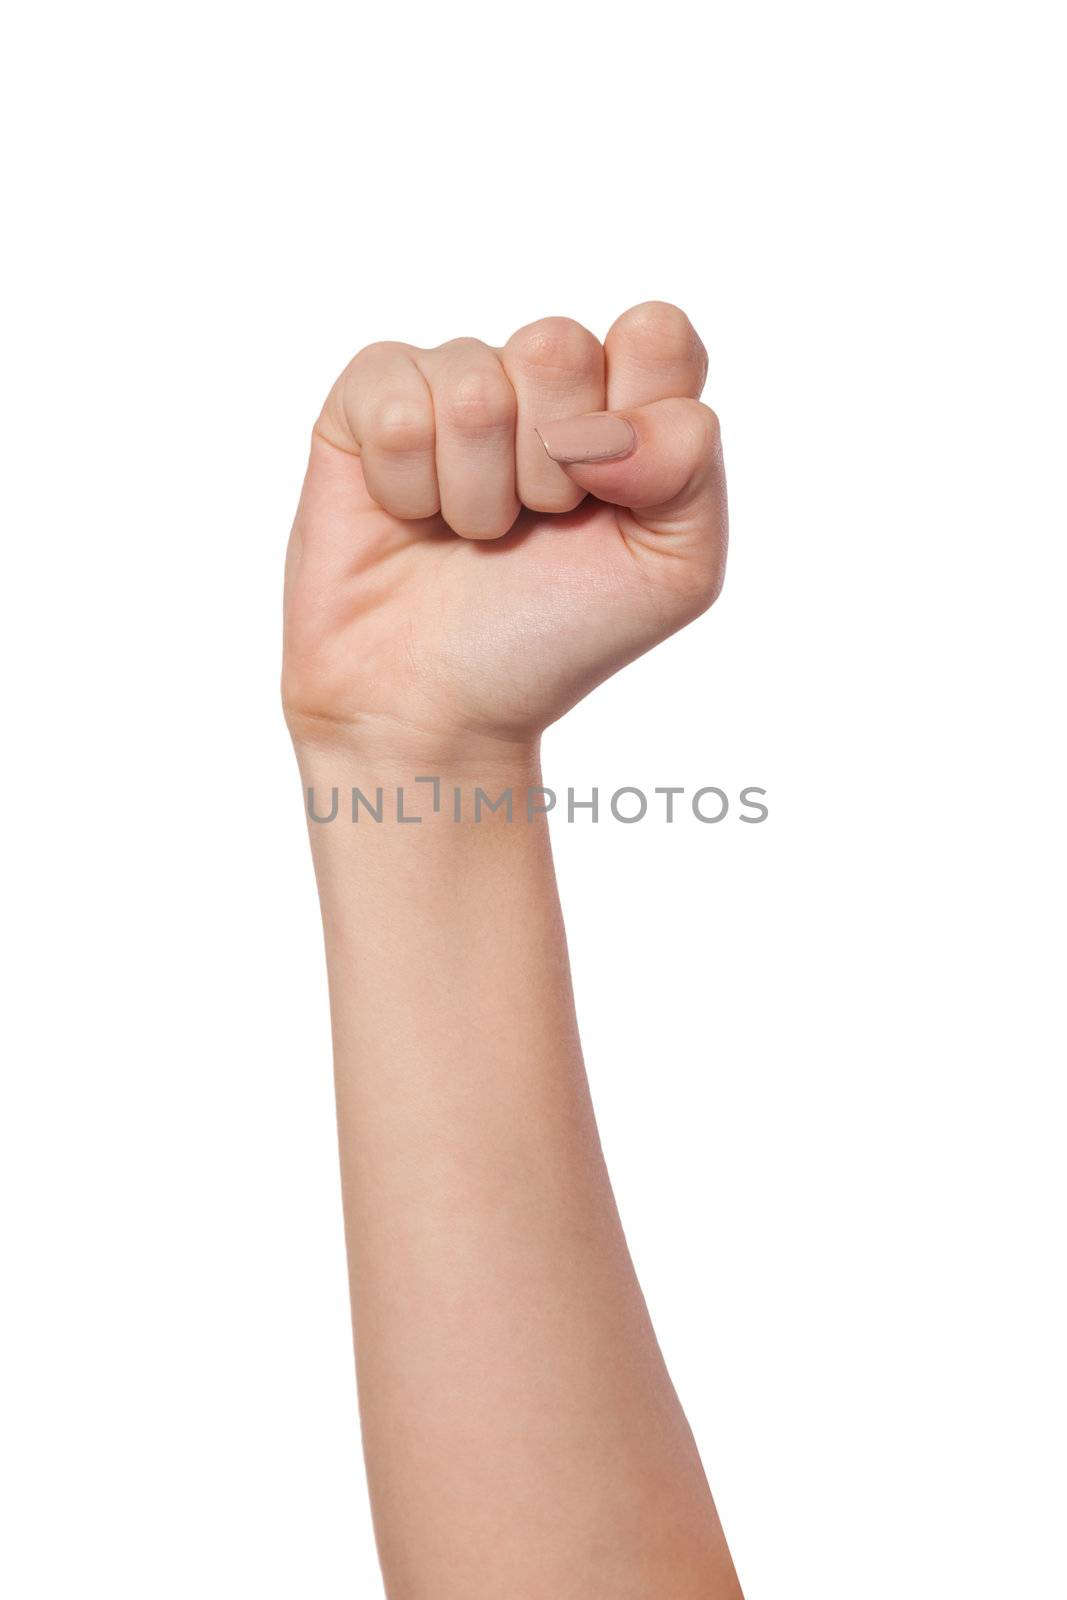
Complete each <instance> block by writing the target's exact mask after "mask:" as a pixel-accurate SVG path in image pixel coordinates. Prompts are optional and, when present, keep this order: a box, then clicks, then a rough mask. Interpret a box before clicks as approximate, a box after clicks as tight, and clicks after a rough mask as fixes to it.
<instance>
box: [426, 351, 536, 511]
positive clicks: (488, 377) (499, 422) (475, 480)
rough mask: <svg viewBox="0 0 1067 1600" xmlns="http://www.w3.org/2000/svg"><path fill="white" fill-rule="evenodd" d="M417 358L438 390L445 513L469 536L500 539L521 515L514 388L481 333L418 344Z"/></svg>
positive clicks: (440, 475) (435, 396)
mask: <svg viewBox="0 0 1067 1600" xmlns="http://www.w3.org/2000/svg"><path fill="white" fill-rule="evenodd" d="M417 360H418V364H419V367H420V370H421V371H422V373H423V376H424V377H425V378H426V380H427V382H428V383H429V385H430V389H431V392H432V394H433V408H434V420H435V427H436V437H437V482H438V487H439V490H440V494H441V515H442V516H443V517H444V519H445V521H446V522H447V523H448V526H449V527H450V528H451V529H452V530H453V532H455V533H458V534H461V535H462V536H463V538H465V539H499V538H500V537H501V535H502V534H505V533H507V531H508V529H509V528H510V527H511V525H512V523H513V522H514V521H515V518H516V517H517V516H518V514H519V500H518V495H517V494H516V490H515V412H516V402H515V391H514V389H513V388H512V387H511V384H510V383H509V382H508V379H507V376H506V374H505V372H504V369H503V367H502V366H501V364H500V361H499V360H498V358H497V356H496V353H495V352H494V351H493V350H491V349H490V348H489V346H488V345H486V344H482V343H481V342H480V340H478V339H453V340H452V341H451V342H450V343H449V344H443V345H439V346H438V347H437V349H436V350H421V351H419V353H418V356H417Z"/></svg>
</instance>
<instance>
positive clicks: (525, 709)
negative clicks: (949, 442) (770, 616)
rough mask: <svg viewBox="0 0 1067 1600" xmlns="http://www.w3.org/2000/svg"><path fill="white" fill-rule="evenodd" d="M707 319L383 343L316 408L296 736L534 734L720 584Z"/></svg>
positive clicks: (391, 744)
mask: <svg viewBox="0 0 1067 1600" xmlns="http://www.w3.org/2000/svg"><path fill="white" fill-rule="evenodd" d="M706 371H707V357H706V354H705V351H704V347H703V345H702V344H701V342H700V340H699V339H698V337H697V335H696V333H695V332H694V330H693V328H692V325H691V324H690V322H689V320H688V318H687V317H686V316H685V315H684V314H683V313H682V312H681V311H679V310H678V309H677V308H676V307H674V306H670V305H664V304H661V303H659V302H650V303H649V304H647V305H640V306H635V307H634V308H633V309H632V310H630V311H627V312H625V313H624V314H623V315H622V316H621V317H620V318H619V319H618V321H617V322H616V323H615V324H614V325H613V327H612V328H611V330H610V332H609V333H608V335H607V338H606V339H605V341H604V343H603V345H601V344H600V342H599V341H598V340H597V339H595V338H594V337H593V335H592V334H591V333H589V332H588V331H587V330H586V329H585V328H583V327H581V326H580V325H579V324H578V323H577V322H571V321H568V320H567V319H566V318H563V317H548V318H546V319H545V320H544V321H542V322H534V323H531V324H530V326H529V327H525V328H521V329H520V330H519V331H518V333H515V334H513V335H512V337H511V338H510V339H509V340H508V342H507V344H506V345H505V346H504V347H503V349H500V350H497V349H493V348H491V347H490V346H488V345H485V344H481V343H480V342H479V341H478V340H476V339H456V340H453V341H452V342H450V343H449V344H444V345H440V346H439V347H438V348H437V349H436V350H420V349H417V348H416V347H415V346H413V345H407V344H391V343H386V344H375V345H371V346H369V347H368V348H367V349H366V350H363V351H361V353H360V354H359V355H357V356H356V358H355V360H354V361H352V363H351V364H350V366H349V367H348V368H347V369H346V370H345V372H344V373H343V374H342V376H341V377H340V378H339V379H338V381H337V383H336V384H335V385H334V388H333V390H332V391H331V393H330V395H329V397H328V399H327V401H326V404H325V406H324V407H323V411H322V415H321V416H320V418H319V421H318V423H317V425H316V427H315V431H314V436H313V440H312V446H311V459H310V462H309V465H308V470H307V477H306V480H305V483H304V489H303V493H302V495H301V499H300V506H299V509H298V511H297V516H296V522H295V525H294V528H293V533H292V538H291V541H290V547H289V556H288V560H287V564H286V604H285V666H284V673H283V699H284V703H285V709H286V714H287V717H288V721H289V725H290V728H291V730H292V732H293V735H294V738H295V739H296V740H297V742H298V744H300V743H309V744H333V743H336V742H338V741H341V742H344V743H346V744H349V745H351V744H352V743H353V742H355V744H356V745H357V747H366V748H369V749H375V750H380V751H383V752H395V753H398V754H401V755H403V754H406V753H407V752H408V750H411V749H426V750H429V749H448V750H449V751H455V752H457V753H462V752H463V751H465V750H468V749H469V750H483V751H484V750H485V749H490V748H492V747H493V745H494V743H496V742H500V741H503V742H505V743H515V744H522V743H528V742H530V741H531V740H535V739H536V737H537V735H538V734H539V733H540V732H541V730H542V729H543V728H544V727H546V726H547V725H548V724H549V723H550V722H553V721H555V719H556V718H557V717H559V716H561V715H562V714H563V712H565V711H566V710H567V709H568V708H569V707H570V706H572V705H573V704H574V703H575V701H577V700H579V699H581V697H582V696H583V695H585V694H587V693H588V692H589V690H590V689H592V688H593V687H594V686H595V685H596V684H597V683H599V682H601V681H602V680H603V679H604V678H606V677H608V676H609V675H610V674H611V673H613V672H615V671H616V670H617V669H618V668H619V667H621V666H623V665H624V664H625V663H626V662H628V661H632V660H633V659H634V657H635V656H638V655H640V654H642V652H643V651H645V650H648V649H649V648H650V647H651V646H652V645H654V644H656V643H658V641H659V640H661V639H663V638H666V636H667V635H668V634H670V633H673V632H674V631H675V630H676V629H678V628H680V627H682V626H683V625H684V624H685V623H687V622H690V621H691V620H692V619H693V618H694V617H696V616H698V615H699V614H700V612H702V611H704V610H705V609H706V608H707V607H708V606H709V605H710V604H711V603H712V601H713V600H714V599H715V597H716V595H717V594H718V592H719V589H720V587H721V585H722V576H723V566H724V563H725V558H726V491H725V483H724V478H723V467H722V455H721V450H720V445H719V430H718V424H717V421H716V418H715V415H714V413H713V412H711V411H709V410H708V408H707V407H706V406H704V405H702V404H701V403H700V402H699V400H698V398H697V397H698V396H699V394H700V392H701V389H702V388H703V385H704V378H705V375H706Z"/></svg>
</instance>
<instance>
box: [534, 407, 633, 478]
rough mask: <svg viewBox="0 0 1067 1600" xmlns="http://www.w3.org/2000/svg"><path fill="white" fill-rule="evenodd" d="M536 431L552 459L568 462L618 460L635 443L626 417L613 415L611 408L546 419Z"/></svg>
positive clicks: (573, 463)
mask: <svg viewBox="0 0 1067 1600" xmlns="http://www.w3.org/2000/svg"><path fill="white" fill-rule="evenodd" d="M535 432H536V433H537V436H538V438H539V439H540V441H541V443H542V444H543V445H544V447H545V449H546V450H547V451H548V453H549V455H550V456H551V457H552V460H553V461H559V462H562V463H563V464H564V465H570V466H573V465H575V464H576V463H577V462H579V461H618V460H619V458H620V457H621V456H628V455H629V454H630V451H631V450H632V449H633V448H634V446H635V445H636V443H637V435H636V434H635V433H634V430H633V428H632V427H631V426H630V424H629V423H628V422H627V420H626V418H625V417H613V416H612V415H611V412H610V411H594V412H591V413H590V414H589V415H588V416H585V417H566V418H565V419H564V420H563V421H562V422H545V423H543V424H542V425H541V427H539V428H537V429H536V430H535Z"/></svg>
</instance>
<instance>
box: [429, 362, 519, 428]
mask: <svg viewBox="0 0 1067 1600" xmlns="http://www.w3.org/2000/svg"><path fill="white" fill-rule="evenodd" d="M444 411H445V416H446V419H447V422H448V425H449V426H450V427H452V428H455V429H458V430H459V431H461V432H463V433H485V432H494V431H500V430H502V429H504V428H509V427H512V426H513V425H514V421H515V394H514V391H513V390H512V388H511V385H510V384H509V383H508V381H507V379H506V378H505V377H504V375H503V373H495V372H493V371H491V370H490V369H487V368H479V367H471V368H468V370H467V371H466V372H463V373H461V374H460V375H459V376H458V377H457V378H456V379H455V381H454V383H453V384H452V385H451V387H450V389H449V393H448V396H447V398H446V400H445V402H444Z"/></svg>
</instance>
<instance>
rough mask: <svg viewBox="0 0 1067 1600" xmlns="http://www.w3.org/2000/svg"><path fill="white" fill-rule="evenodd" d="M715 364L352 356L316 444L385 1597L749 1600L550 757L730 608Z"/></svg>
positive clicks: (323, 800)
mask: <svg viewBox="0 0 1067 1600" xmlns="http://www.w3.org/2000/svg"><path fill="white" fill-rule="evenodd" d="M704 373H705V357H704V351H703V347H702V346H701V344H700V342H699V340H698V339H697V338H696V335H695V334H694V333H693V330H692V328H691V327H690V325H689V323H688V321H687V319H686V318H685V317H684V316H683V315H682V313H681V312H679V311H677V310H675V308H673V307H669V306H663V305H658V304H655V305H650V306H642V307H637V308H635V310H633V311H631V312H629V313H627V314H626V316H624V317H622V318H620V319H619V321H618V322H617V323H616V324H615V326H614V328H613V329H612V330H611V333H610V334H609V335H608V338H607V340H606V342H605V346H604V347H603V348H602V347H601V345H600V344H599V343H598V342H597V341H596V340H595V339H594V338H593V337H592V335H591V334H589V333H587V332H586V331H585V330H584V329H582V328H580V327H579V326H578V325H577V324H575V323H571V322H568V321H566V320H564V319H558V318H553V319H548V320H547V321H545V322H542V323H536V324H534V325H532V326H531V327H529V328H526V329H523V330H521V331H520V333H518V334H516V335H515V336H514V338H513V339H512V340H510V341H509V343H508V345H507V346H506V347H505V348H504V349H503V350H501V351H495V350H491V349H489V348H488V347H487V346H484V345H481V344H479V343H477V342H476V341H473V340H460V341H456V342H454V343H453V344H450V345H445V346H442V347H441V348H439V349H438V350H434V351H424V350H416V349H414V348H412V347H409V346H404V345H377V346H373V347H371V348H370V349H369V350H367V351H364V352H363V353H362V354H361V355H360V356H358V357H357V358H356V360H355V361H354V362H353V363H352V365H351V366H350V367H349V368H348V370H347V372H346V373H345V374H344V376H343V377H342V378H341V379H340V380H339V382H338V384H337V385H336V386H335V388H334V390H333V392H332V394H331V395H330V397H329V399H328V401H327V403H326V406H325V408H324V411H323V414H322V417H321V418H320V421H319V424H318V426H317V428H316V432H315V436H314V439H313V444H312V453H311V462H310V465H309V469H308V476H307V480H306V483H305V487H304V493H303V496H302V499H301V505H300V508H299V511H298V515H297V519H296V524H295V527H294V532H293V538H292V543H291V550H290V558H289V563H288V569H287V586H286V665H285V679H284V697H285V704H286V711H287V715H288V719H289V724H290V728H291V730H292V733H293V737H294V741H295V744H296V748H297V754H298V759H299V764H300V769H301V774H302V778H303V783H304V787H305V792H306V793H308V792H310V796H309V797H310V799H311V802H312V803H311V807H310V809H311V811H312V813H313V815H314V816H316V817H319V818H323V819H326V818H330V817H331V814H332V813H334V801H335V798H336V814H333V815H332V820H322V821H315V820H310V821H309V828H310V831H311V838H312V846H313V854H314V859H315V868H316V874H317V880H318V885H319V893H320V897H321V901H322V910H323V921H324V926H325V930H326V950H327V961H328V968H329V979H330V998H331V1008H332V1015H333V1029H334V1050H335V1069H336V1080H337V1100H338V1119H339V1128H340V1146H341V1167H342V1179H343V1189H344V1203H345V1221H346V1235H347V1241H348V1255H349V1269H350V1282H351V1292H352V1309H353V1323H354V1329H355V1344H356V1359H357V1370H358V1377H359V1392H360V1408H361V1415H362V1421H363V1441H364V1451H365V1456H366V1462H367V1474H368V1480H369V1485H370V1492H371V1500H372V1505H373V1512H374V1520H375V1528H376V1532H377V1537H378V1543H379V1550H380V1555H381V1561H382V1568H383V1572H384V1575H385V1582H386V1588H387V1592H388V1594H389V1596H390V1600H542V1597H544V1600H571V1597H573V1600H600V1597H603V1600H727V1597H730V1600H736V1597H737V1596H739V1594H740V1590H739V1588H738V1584H737V1580H736V1577H735V1576H734V1573H733V1567H732V1564H731V1561H730V1557H729V1553H728V1551H727V1548H726V1545H725V1541H724V1539H723V1535H722V1530H721V1528H720V1526H719V1522H718V1518H717V1516H716V1513H715V1508H714V1505H713V1502H712V1499H711V1495H710V1493H709V1490H708V1487H707V1483H706V1481H705V1478H704V1474H703V1471H702V1468H701V1465H700V1460H699V1457H698V1455H697V1451H696V1448H695V1445H694V1443H693V1439H692V1436H691V1434H690V1431H689V1428H688V1426H687V1424H686V1421H685V1418H684V1416H683V1413H682V1410H681V1407H680V1406H679V1403H678V1400H677V1398H676V1396H675V1393H674V1390H673V1388H672V1387H671V1383H670V1380H669V1378H668V1376H667V1373H666V1370H665V1368H664V1365H663V1361H662V1358H661V1356H660V1353H659V1349H658V1347H657V1344H656V1340H655V1336H654V1334H653V1331H652V1327H651V1324H650V1322H649V1319H648V1314H647V1312H646V1309H645V1305H644V1301H643V1299H642V1296H641V1292H640V1289H639V1287H638V1284H637V1281H636V1279H635V1276H634V1272H633V1268H632V1265H631V1263H630V1259H629V1255H628V1252H627V1249H626V1244H625V1240H624V1238H623V1234H622V1230H621V1228H620V1225H619V1219H618V1215H617V1212H616V1208H615V1203H614V1200H613V1197H612V1193H611V1188H610V1184H609V1182H608V1178H607V1174H606V1171H605V1168H604V1163H603V1159H602V1156H601V1152H600V1146H599V1141H598V1138H597V1132H596V1125H595V1121H594V1118H593V1112H592V1108H591V1105H590V1101H589V1094H588V1088H587V1084H586V1078H585V1072H584V1069H583V1065H582V1059H581V1050H580V1045H579V1040H578V1035H577V1028H576V1025H575V1018H574V1007H573V1000H572V995H571V986H570V977H569V972H568V966H567V956H566V948H565V941H564V932H563V924H562V919H561V916H560V910H559V904H558V900H557V897H556V888H555V881H554V876H553V871H552V863H551V856H550V851H549V843H548V832H547V827H546V823H545V818H544V814H543V810H542V805H543V799H542V796H541V794H540V793H539V786H540V784H541V776H540V772H539V765H538V742H539V735H540V733H541V730H542V729H543V727H544V726H546V725H547V723H549V722H551V721H552V720H554V719H555V718H556V717H558V716H560V715H561V714H562V713H563V712H564V711H565V710H566V709H567V708H568V707H569V706H570V705H571V704H573V703H574V701H575V700H577V699H578V698H580V697H581V696H582V695H583V694H585V693H586V692H587V691H588V690H589V689H591V688H592V687H593V686H594V684H596V683H597V682H599V681H600V680H601V679H603V678H604V677H606V676H607V675H608V674H609V673H611V672H612V671H614V670H615V669H616V668H617V667H619V666H621V665H623V664H624V663H625V662H626V661H628V660H631V659H632V658H633V657H634V656H636V655H638V654H640V653H641V652H642V651H643V650H645V649H647V648H649V647H650V646H651V645H653V644H654V643H655V642H656V641H657V640H658V639H660V638H662V637H664V636H665V635H666V634H668V633H670V632H672V631H674V629H676V628H678V627H680V626H682V625H683V624H684V623H686V622H687V621H689V620H691V619H692V618H693V617H695V616H696V615H697V614H698V613H699V612H700V611H702V610H704V609H705V608H706V606H707V605H709V604H710V603H711V601H712V600H713V599H714V597H715V595H716V593H717V592H718V588H719V585H720V582H721V576H722V568H723V561H724V558H725V538H726V534H725V528H726V517H725V493H724V486H723V478H722V467H721V456H720V451H719V445H718V431H717V427H716V424H715V419H714V417H713V415H712V413H711V412H709V411H708V410H707V409H706V408H705V407H703V406H701V405H700V404H699V403H698V402H697V399H696V396H697V395H698V394H699V392H700V389H701V387H702V384H703V379H704ZM587 495H588V496H589V498H587ZM592 496H595V497H596V498H592ZM419 780H422V781H419ZM429 780H435V781H429ZM353 789H357V790H358V791H359V793H358V794H357V795H356V796H355V797H353ZM479 790H480V791H481V792H482V796H483V797H486V798H481V799H479V797H478V793H477V791H479ZM334 791H336V797H335V795H334ZM457 795H458V800H457ZM508 795H509V796H510V801H509V800H508V799H507V798H504V799H503V800H502V799H501V797H502V796H508ZM490 803H492V804H495V805H496V809H495V810H494V809H490ZM353 808H354V810H355V815H356V817H357V819H358V820H355V821H353V820H352V819H353ZM509 813H510V815H509ZM379 818H380V820H377V819H379ZM457 818H458V820H457ZM415 819H417V820H415Z"/></svg>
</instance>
